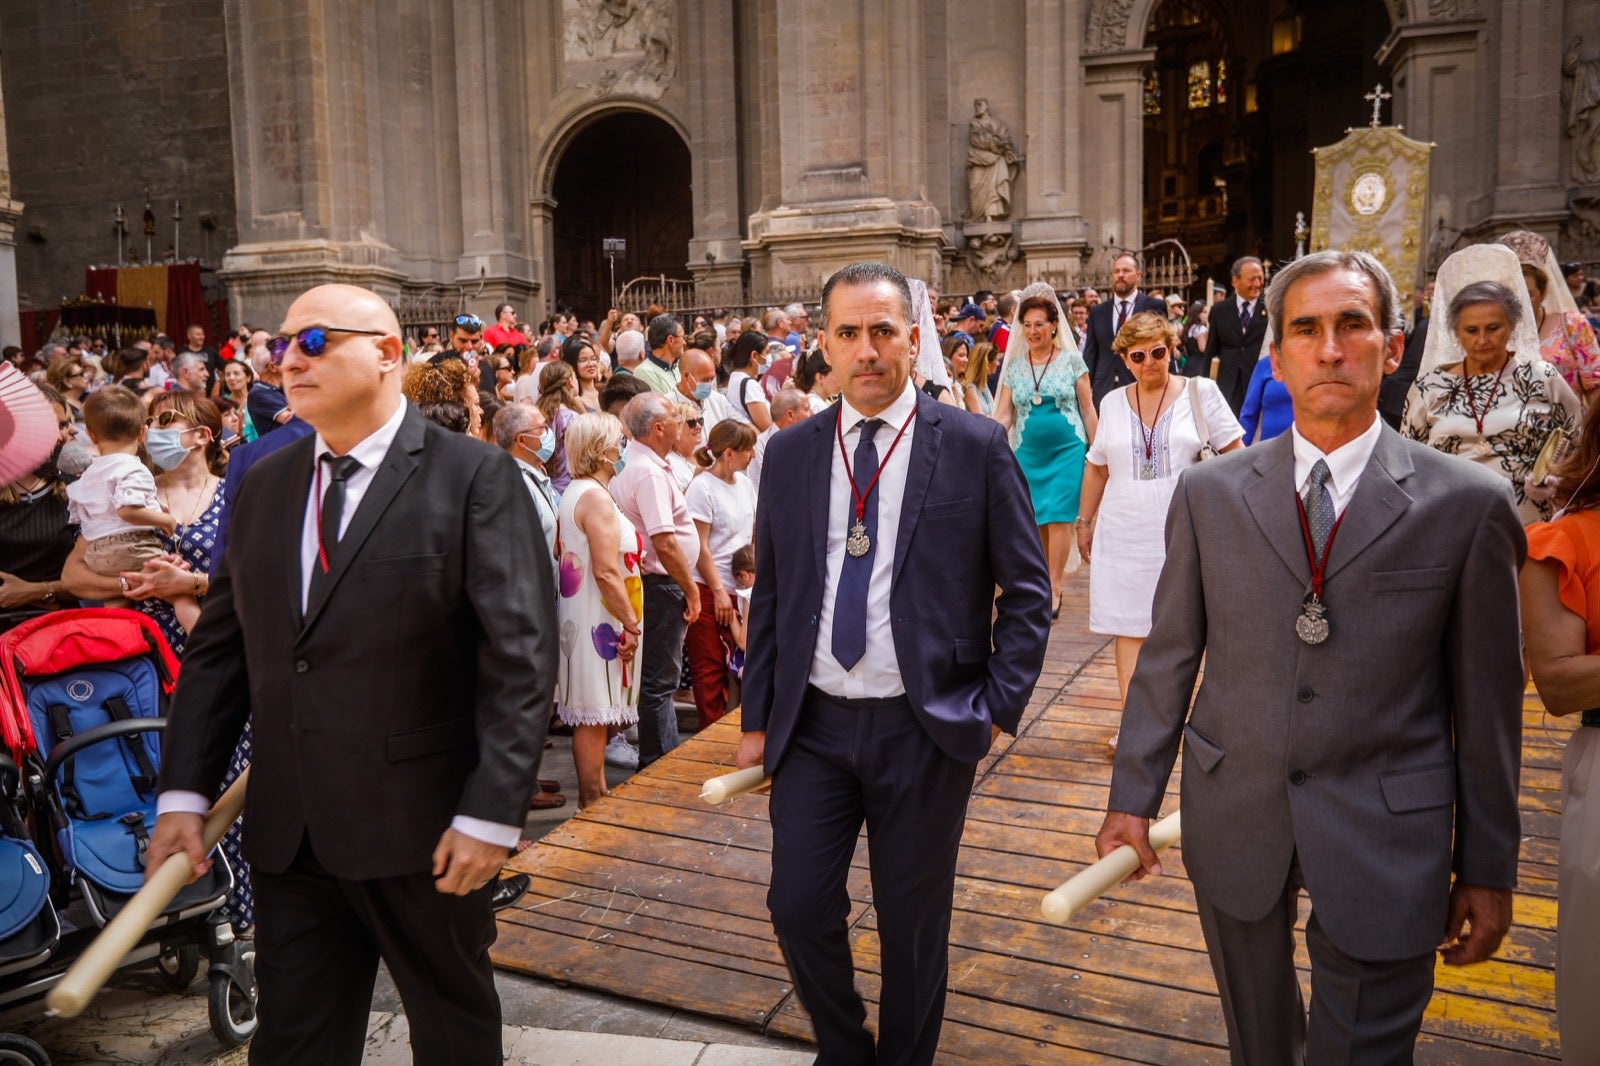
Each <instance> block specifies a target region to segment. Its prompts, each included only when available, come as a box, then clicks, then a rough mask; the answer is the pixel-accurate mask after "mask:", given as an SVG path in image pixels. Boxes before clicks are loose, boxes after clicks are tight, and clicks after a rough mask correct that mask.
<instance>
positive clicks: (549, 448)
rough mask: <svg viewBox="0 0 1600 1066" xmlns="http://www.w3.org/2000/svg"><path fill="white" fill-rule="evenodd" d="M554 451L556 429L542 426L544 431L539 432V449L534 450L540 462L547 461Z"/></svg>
mask: <svg viewBox="0 0 1600 1066" xmlns="http://www.w3.org/2000/svg"><path fill="white" fill-rule="evenodd" d="M555 453H556V431H555V430H554V429H552V428H550V427H549V426H545V427H544V432H543V433H541V434H539V449H538V451H536V452H534V454H535V455H537V456H538V457H539V461H540V462H541V463H548V462H549V461H550V457H551V456H552V455H554V454H555Z"/></svg>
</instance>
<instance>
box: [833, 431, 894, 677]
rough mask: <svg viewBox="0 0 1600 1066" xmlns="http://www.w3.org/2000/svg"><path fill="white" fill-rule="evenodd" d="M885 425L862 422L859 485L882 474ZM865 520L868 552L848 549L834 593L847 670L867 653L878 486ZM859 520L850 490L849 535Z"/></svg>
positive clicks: (838, 652)
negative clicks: (879, 440) (877, 438)
mask: <svg viewBox="0 0 1600 1066" xmlns="http://www.w3.org/2000/svg"><path fill="white" fill-rule="evenodd" d="M882 427H883V420H882V419H879V418H869V419H867V420H866V421H864V422H862V423H861V439H860V440H859V441H857V442H856V458H855V462H854V463H852V464H851V468H850V471H849V474H850V475H851V476H852V477H853V478H854V480H855V483H856V489H857V490H858V491H859V490H862V489H864V488H865V487H866V486H868V485H871V484H872V481H873V479H874V478H875V477H877V476H878V449H877V447H876V446H875V445H874V444H873V443H872V438H873V435H874V434H876V433H877V432H878V430H879V429H881V428H882ZM861 523H862V525H864V526H866V528H867V540H868V545H867V550H866V554H864V555H861V556H859V557H857V556H854V555H851V554H850V553H849V552H848V551H847V552H845V553H844V565H843V566H841V567H840V568H839V588H838V590H837V591H836V592H835V593H834V596H833V657H834V658H835V659H837V660H839V665H840V666H842V667H844V668H845V669H846V670H854V669H855V666H856V663H858V662H860V661H861V657H862V656H863V655H865V654H866V653H867V586H868V585H870V584H871V582H872V560H873V557H874V556H875V555H876V554H877V551H878V493H877V489H876V486H874V487H873V489H872V490H870V491H868V494H867V506H866V510H865V511H864V512H863V513H862V515H861ZM855 524H856V501H855V493H854V492H852V493H851V494H850V500H849V503H848V504H847V506H846V514H845V527H844V528H845V536H846V537H847V538H848V536H849V532H850V529H851V528H852V527H853V526H854V525H855Z"/></svg>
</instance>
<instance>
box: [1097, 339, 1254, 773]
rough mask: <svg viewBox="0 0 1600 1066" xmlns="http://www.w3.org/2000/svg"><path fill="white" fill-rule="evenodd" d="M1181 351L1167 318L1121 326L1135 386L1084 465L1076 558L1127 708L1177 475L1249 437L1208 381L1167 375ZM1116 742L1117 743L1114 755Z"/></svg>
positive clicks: (1107, 418)
mask: <svg viewBox="0 0 1600 1066" xmlns="http://www.w3.org/2000/svg"><path fill="white" fill-rule="evenodd" d="M1177 345H1178V334H1177V331H1176V330H1175V329H1173V327H1172V325H1171V324H1170V323H1168V321H1167V320H1166V319H1165V318H1164V317H1162V316H1161V315H1158V314H1155V313H1153V312H1150V311H1141V312H1140V313H1139V314H1136V315H1133V316H1132V317H1130V318H1129V319H1128V321H1127V322H1126V323H1124V324H1123V327H1122V331H1121V332H1120V333H1118V334H1117V336H1116V339H1115V340H1113V341H1112V342H1111V350H1112V351H1113V352H1115V353H1116V354H1117V355H1118V357H1120V358H1121V359H1122V362H1123V364H1124V365H1125V366H1127V368H1128V371H1129V372H1130V373H1132V374H1133V379H1134V380H1133V384H1132V385H1129V386H1127V387H1126V388H1121V389H1116V390H1114V391H1112V392H1109V393H1107V394H1106V397H1105V399H1104V400H1102V401H1101V402H1100V431H1099V432H1098V433H1096V434H1095V438H1094V441H1093V442H1092V443H1091V444H1090V446H1089V453H1088V457H1087V459H1086V460H1085V462H1084V472H1083V497H1082V510H1081V514H1080V516H1079V520H1078V552H1079V554H1081V555H1082V556H1083V561H1084V562H1086V563H1089V564H1090V565H1089V628H1090V629H1091V630H1092V631H1093V632H1096V633H1104V634H1106V635H1107V636H1114V637H1116V638H1117V642H1116V655H1117V689H1118V691H1119V692H1120V693H1121V695H1122V699H1123V700H1124V701H1126V700H1127V698H1128V681H1129V679H1131V678H1132V677H1133V668H1134V665H1135V664H1136V663H1137V662H1138V660H1139V648H1140V647H1141V646H1142V645H1143V644H1144V638H1145V637H1147V636H1149V635H1150V608H1151V604H1152V603H1153V602H1154V600H1155V595H1156V579H1157V578H1158V577H1160V576H1161V564H1162V563H1163V562H1165V561H1166V557H1167V546H1166V526H1167V508H1168V506H1169V505H1170V504H1171V503H1172V493H1173V490H1174V489H1176V488H1177V487H1178V475H1179V474H1180V473H1182V472H1183V470H1184V469H1185V468H1186V467H1190V466H1193V465H1194V464H1195V463H1197V462H1199V461H1200V450H1201V445H1202V444H1207V445H1210V447H1211V448H1213V449H1215V450H1216V451H1219V452H1231V451H1233V450H1234V449H1236V448H1239V447H1242V446H1243V444H1244V430H1242V429H1241V428H1240V427H1239V423H1238V421H1237V420H1236V419H1235V418H1234V417H1233V412H1232V411H1231V410H1230V409H1229V408H1228V402H1227V400H1225V399H1223V396H1222V392H1221V391H1220V390H1219V389H1218V388H1217V386H1216V384H1215V383H1213V382H1212V381H1211V379H1210V378H1185V377H1179V376H1177V375H1174V374H1173V373H1171V370H1170V367H1171V365H1172V353H1173V352H1174V351H1176V350H1177ZM1197 412H1198V416H1197ZM1202 420H1203V421H1204V432H1202V429H1201V421H1202ZM1116 743H1117V738H1116V737H1115V736H1113V737H1112V738H1111V745H1112V747H1115V746H1116Z"/></svg>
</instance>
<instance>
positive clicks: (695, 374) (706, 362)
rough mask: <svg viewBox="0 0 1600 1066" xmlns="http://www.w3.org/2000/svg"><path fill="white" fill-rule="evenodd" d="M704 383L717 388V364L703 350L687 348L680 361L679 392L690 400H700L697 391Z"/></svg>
mask: <svg viewBox="0 0 1600 1066" xmlns="http://www.w3.org/2000/svg"><path fill="white" fill-rule="evenodd" d="M704 383H710V385H711V386H712V388H715V387H716V383H717V364H716V363H714V362H712V361H711V356H710V355H708V354H706V352H705V351H704V350H703V349H700V348H685V349H684V350H683V358H681V359H679V360H678V391H679V392H680V393H682V394H683V395H684V396H686V397H689V398H690V399H694V400H698V399H699V397H697V396H695V389H696V388H697V387H699V386H700V385H701V384H704Z"/></svg>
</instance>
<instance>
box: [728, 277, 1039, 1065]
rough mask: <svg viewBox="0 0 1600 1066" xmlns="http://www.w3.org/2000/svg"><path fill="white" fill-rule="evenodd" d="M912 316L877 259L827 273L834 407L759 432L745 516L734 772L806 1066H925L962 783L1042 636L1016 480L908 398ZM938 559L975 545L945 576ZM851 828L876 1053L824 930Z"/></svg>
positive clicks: (840, 897)
mask: <svg viewBox="0 0 1600 1066" xmlns="http://www.w3.org/2000/svg"><path fill="white" fill-rule="evenodd" d="M911 303H912V301H911V291H910V288H909V286H908V285H907V283H906V279H905V278H904V277H903V276H902V275H901V274H900V272H899V271H897V270H895V269H894V268H893V267H888V266H885V265H883V264H881V263H856V264H853V265H851V266H848V267H845V268H844V269H843V270H840V271H839V272H838V273H836V274H834V275H833V277H832V278H830V279H829V280H828V283H827V285H826V286H825V287H824V288H823V295H822V315H821V324H822V335H821V337H820V341H821V343H822V346H823V351H824V352H825V353H826V354H827V357H828V363H829V365H830V366H832V367H833V368H834V373H835V375H836V376H837V377H839V379H840V380H841V382H842V383H843V398H842V402H841V403H839V404H837V405H835V406H834V407H833V408H831V409H829V410H828V411H826V412H824V413H822V414H819V415H815V416H813V417H812V418H810V419H808V420H806V421H805V422H803V423H801V424H800V425H797V426H794V427H793V428H791V429H788V430H786V431H784V432H783V433H780V434H778V435H777V436H775V437H773V438H772V442H771V443H770V444H769V445H768V446H767V454H766V460H765V464H764V469H763V472H762V475H761V501H760V504H759V506H758V508H757V511H756V529H755V544H756V557H757V558H758V559H764V560H766V562H765V563H764V564H763V565H762V566H761V567H760V568H758V570H757V576H756V586H755V592H754V595H753V597H752V602H751V616H750V632H749V648H748V652H747V655H748V658H747V659H746V666H745V689H744V730H745V732H744V737H743V739H742V741H741V742H740V745H739V755H738V763H739V765H740V766H741V767H746V766H765V767H766V770H767V772H768V773H770V774H772V775H773V786H772V803H771V818H772V887H771V890H770V892H769V893H768V896H767V903H768V906H769V907H770V909H771V911H772V924H773V927H774V928H775V929H776V931H777V934H778V943H779V945H780V946H781V947H782V949H783V954H784V959H785V960H786V961H787V962H788V964H789V970H790V973H791V974H793V976H794V981H795V988H796V990H797V991H798V992H799V995H800V1001H801V1003H803V1004H804V1005H805V1008H806V1010H807V1011H808V1012H810V1014H811V1021H812V1024H813V1026H814V1028H815V1030H816V1034H817V1043H818V1046H819V1047H820V1049H821V1056H820V1057H819V1058H818V1060H817V1061H818V1062H824V1063H840V1064H844V1063H849V1064H857V1063H859V1064H867V1063H881V1064H884V1066H888V1064H890V1063H893V1064H895V1066H913V1064H921V1066H925V1064H927V1063H931V1062H932V1061H933V1058H934V1054H935V1051H936V1050H937V1048H938V1043H939V1030H940V1026H941V1024H942V1022H943V1015H944V999H945V988H946V984H947V979H948V973H947V969H948V967H947V960H948V956H949V933H950V912H951V906H952V897H953V893H954V886H955V863H956V852H957V849H958V847H959V845H960V842H961V830H962V825H963V822H964V819H965V816H966V809H967V797H968V795H969V794H970V792H971V790H972V782H973V775H974V771H975V769H976V766H977V762H978V760H979V759H981V758H982V757H983V756H984V754H985V753H986V752H987V751H988V750H989V746H990V744H991V743H993V741H994V738H995V737H996V736H998V735H999V733H1000V732H1001V731H1002V730H1005V731H1007V732H1011V733H1015V732H1016V729H1017V724H1018V722H1019V721H1020V719H1021V716H1022V711H1023V708H1024V707H1025V706H1026V704H1027V701H1028V696H1029V694H1030V693H1031V692H1032V690H1033V685H1034V682H1035V681H1036V680H1037V679H1038V676H1039V670H1040V667H1041V665H1042V663H1043V661H1044V650H1045V642H1046V639H1047V637H1048V635H1049V628H1050V577H1049V574H1048V572H1047V568H1046V565H1045V560H1044V554H1043V551H1042V549H1041V547H1040V544H1039V538H1038V535H1037V529H1036V526H1035V525H1034V518H1033V509H1032V507H1031V506H1030V504H1029V497H1028V488H1027V485H1026V484H1025V483H1024V481H1023V478H1022V470H1021V468H1020V467H1019V466H1018V465H1017V461H1016V458H1015V457H1014V456H1013V454H1012V452H1011V448H1010V446H1009V445H1008V444H1007V442H1006V435H1005V431H1004V430H1003V429H1002V428H1001V427H1000V426H999V425H998V424H997V423H994V422H992V421H989V420H986V419H982V418H978V417H976V416H973V415H969V414H967V412H965V411H961V410H956V409H954V408H951V407H948V406H944V405H941V404H938V403H935V402H934V401H933V400H931V399H929V398H928V397H927V395H926V394H924V393H922V392H921V391H919V390H918V389H917V388H916V387H915V386H914V385H913V384H912V382H911V380H910V375H911V364H912V353H913V352H915V351H916V350H917V337H918V331H917V327H916V325H915V324H914V323H915V322H916V315H915V313H914V309H913V307H912V306H911ZM951 544H981V545H986V546H987V552H986V554H984V555H981V556H979V557H974V558H970V559H968V560H967V563H966V565H963V566H961V567H956V568H952V567H951V566H950V565H949V545H951ZM996 586H998V587H999V590H1000V594H999V597H998V598H996V596H995V588H996ZM991 616H992V618H993V621H992V622H991ZM863 822H865V824H866V826H867V834H868V840H869V842H870V844H869V858H870V862H871V867H872V883H873V900H874V904H875V906H876V907H877V915H878V934H879V939H880V941H881V946H882V958H883V970H882V972H883V986H882V995H881V997H880V1006H879V1011H878V1039H877V1045H876V1048H874V1044H873V1037H872V1034H871V1033H870V1032H868V1030H867V1028H866V1025H865V1020H866V1009H865V1007H864V1005H863V1004H862V1001H861V997H860V996H859V995H858V994H857V993H856V990H855V984H854V968H853V966H852V962H851V956H850V941H849V937H848V935H847V931H846V928H845V918H846V915H847V914H848V913H849V910H850V900H849V897H848V895H847V894H846V891H845V879H846V875H847V874H848V872H849V868H850V857H851V855H852V854H853V853H854V852H855V847H856V840H857V837H858V835H859V833H860V829H861V826H862V823H863Z"/></svg>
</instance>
